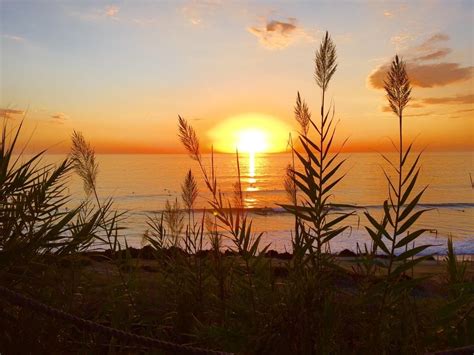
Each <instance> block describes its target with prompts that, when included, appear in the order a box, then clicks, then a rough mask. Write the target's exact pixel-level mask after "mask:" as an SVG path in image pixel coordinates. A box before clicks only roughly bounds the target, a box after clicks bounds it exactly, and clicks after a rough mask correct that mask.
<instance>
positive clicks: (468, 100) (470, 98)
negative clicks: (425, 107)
mask: <svg viewBox="0 0 474 355" xmlns="http://www.w3.org/2000/svg"><path fill="white" fill-rule="evenodd" d="M421 101H422V102H423V103H425V104H434V105H439V104H472V103H474V95H473V94H470V95H457V96H450V97H428V98H424V99H422V100H421Z"/></svg>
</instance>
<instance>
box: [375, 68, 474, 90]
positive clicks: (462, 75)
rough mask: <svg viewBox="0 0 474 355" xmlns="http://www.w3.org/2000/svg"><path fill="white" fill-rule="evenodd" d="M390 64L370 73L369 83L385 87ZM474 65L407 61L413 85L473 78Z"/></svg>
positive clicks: (378, 87) (377, 87)
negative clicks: (464, 65) (463, 65)
mask: <svg viewBox="0 0 474 355" xmlns="http://www.w3.org/2000/svg"><path fill="white" fill-rule="evenodd" d="M388 69H389V64H385V65H382V66H380V67H378V68H377V69H375V70H374V71H373V72H372V73H370V75H369V77H368V82H369V84H370V85H371V86H372V87H373V88H375V89H383V86H384V80H385V77H386V74H387V72H388ZM473 69H474V67H472V66H469V67H462V66H460V64H458V63H434V64H418V63H414V62H408V63H407V72H408V77H409V78H410V81H411V83H412V85H413V86H418V87H421V88H432V87H436V86H446V85H450V84H453V83H457V82H462V81H466V80H469V79H471V78H472V73H473Z"/></svg>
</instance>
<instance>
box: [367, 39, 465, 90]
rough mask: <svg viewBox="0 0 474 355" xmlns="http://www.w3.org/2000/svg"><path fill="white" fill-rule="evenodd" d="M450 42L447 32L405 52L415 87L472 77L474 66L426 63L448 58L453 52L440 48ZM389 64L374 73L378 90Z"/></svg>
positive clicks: (373, 85)
mask: <svg viewBox="0 0 474 355" xmlns="http://www.w3.org/2000/svg"><path fill="white" fill-rule="evenodd" d="M448 40H449V36H448V35H446V34H444V33H437V34H435V35H433V36H431V37H429V38H428V39H426V40H425V41H424V42H423V43H421V44H420V45H418V46H415V47H412V48H409V49H407V50H406V51H405V53H404V55H403V56H404V57H405V58H406V66H407V71H408V76H409V78H410V81H411V83H412V85H413V86H418V87H421V88H432V87H436V86H446V85H450V84H453V83H457V82H462V81H466V80H469V79H471V78H472V73H473V69H474V67H472V66H466V67H463V66H461V65H460V64H459V63H448V62H440V63H426V62H428V61H433V60H436V59H441V58H444V57H446V56H447V55H448V54H449V53H451V49H450V48H444V47H443V48H440V44H442V43H443V42H445V41H448ZM389 67H390V64H389V63H386V64H384V65H381V66H379V67H378V68H376V69H375V70H373V71H372V73H370V75H369V77H368V82H369V84H370V85H371V86H372V87H373V88H376V89H382V88H383V86H384V80H385V77H386V74H387V71H388V69H389Z"/></svg>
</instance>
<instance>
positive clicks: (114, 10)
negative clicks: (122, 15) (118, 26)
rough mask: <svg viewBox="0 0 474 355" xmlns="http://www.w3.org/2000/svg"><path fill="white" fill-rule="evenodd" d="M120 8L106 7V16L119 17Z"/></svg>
mask: <svg viewBox="0 0 474 355" xmlns="http://www.w3.org/2000/svg"><path fill="white" fill-rule="evenodd" d="M119 11H120V8H119V7H118V6H115V5H109V6H106V7H105V16H107V17H117V15H118V13H119Z"/></svg>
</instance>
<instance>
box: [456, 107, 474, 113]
mask: <svg viewBox="0 0 474 355" xmlns="http://www.w3.org/2000/svg"><path fill="white" fill-rule="evenodd" d="M473 111H474V108H468V109H465V110H458V111H456V112H458V113H464V112H473Z"/></svg>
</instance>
